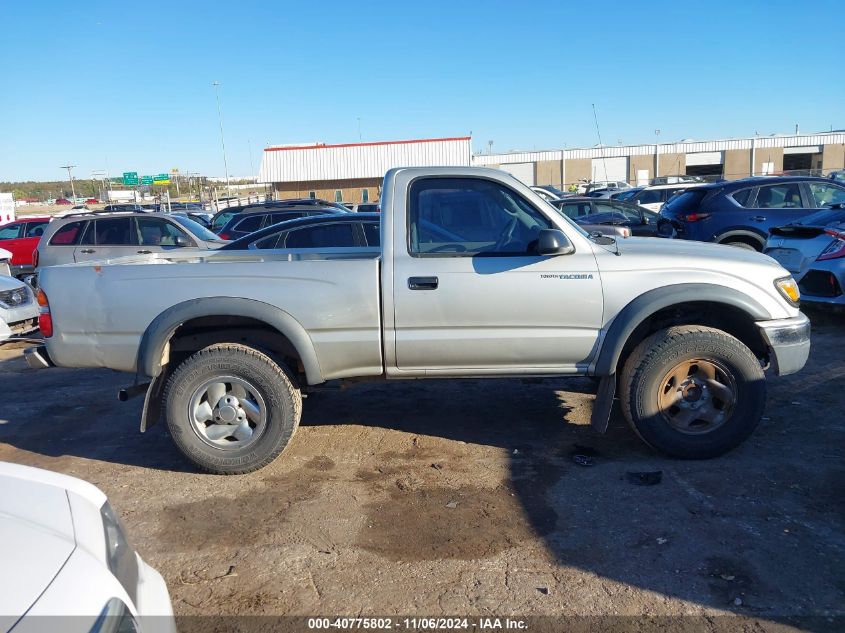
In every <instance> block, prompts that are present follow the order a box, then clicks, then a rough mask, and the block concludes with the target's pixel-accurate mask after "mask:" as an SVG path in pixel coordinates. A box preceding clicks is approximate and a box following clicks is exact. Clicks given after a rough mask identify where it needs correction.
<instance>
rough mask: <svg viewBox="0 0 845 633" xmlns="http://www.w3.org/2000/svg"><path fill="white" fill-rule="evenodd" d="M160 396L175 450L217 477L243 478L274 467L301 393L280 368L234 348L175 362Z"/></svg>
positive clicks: (261, 355)
mask: <svg viewBox="0 0 845 633" xmlns="http://www.w3.org/2000/svg"><path fill="white" fill-rule="evenodd" d="M164 397H165V407H166V412H167V425H168V428H169V429H170V434H171V435H172V436H173V440H174V441H175V442H176V445H177V447H178V448H179V450H181V451H182V453H183V454H184V455H185V456H186V457H187V458H188V459H189V460H191V461H192V462H193V463H194V464H196V465H197V466H198V467H199V468H201V469H203V470H205V471H208V472H211V473H216V474H220V475H236V474H242V473H248V472H251V471H253V470H257V469H259V468H262V467H263V466H266V465H267V464H269V463H270V462H271V461H273V460H274V459H275V458H276V457H278V455H279V454H280V453H281V452H282V451H283V450H284V448H285V447H286V446H287V444H288V442H289V441H290V439H291V437H292V436H293V434H294V432H295V431H296V428H297V426H298V425H299V418H300V415H301V413H302V397H301V394H300V392H299V389H297V388H296V387H295V386H294V384H293V381H292V380H291V378H290V377H289V375H288V373H287V372H286V371H285V369H284V367H283V366H281V365H279V364H278V363H277V362H275V361H274V360H273V359H272V358H270V357H269V356H268V355H267V354H265V353H263V352H261V351H259V350H256V349H254V348H252V347H249V346H246V345H240V344H235V343H220V344H217V345H211V346H209V347H206V348H205V349H202V350H200V351H198V352H196V353H195V354H193V355H192V356H191V357H190V358H188V359H187V360H185V361H184V362H182V363H181V364H180V365H179V366H178V367H177V368H176V370H175V371H174V372H173V375H172V376H171V377H170V380H169V381H168V383H167V391H166V392H165V396H164Z"/></svg>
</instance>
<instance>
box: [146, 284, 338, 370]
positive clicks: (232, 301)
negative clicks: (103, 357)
mask: <svg viewBox="0 0 845 633" xmlns="http://www.w3.org/2000/svg"><path fill="white" fill-rule="evenodd" d="M214 318H221V319H241V320H243V321H244V322H250V323H254V324H257V325H259V326H264V327H265V328H267V329H269V330H270V331H271V332H275V333H276V334H277V335H278V336H279V337H282V340H283V341H285V342H287V343H288V344H289V346H290V348H291V349H292V350H293V351H294V352H295V355H296V357H297V360H298V361H299V362H300V363H301V364H302V371H303V373H304V374H305V377H306V379H307V381H308V383H309V384H317V383H321V382H324V381H323V377H322V371H321V369H320V364H319V361H318V359H317V353H316V351H315V350H314V345H313V343H312V342H311V338H310V337H309V336H308V332H307V331H306V330H305V328H304V327H303V326H302V324H300V323H299V321H297V320H296V319H295V318H293V317H292V316H291V315H290V314H288V313H287V312H285V311H284V310H280V309H279V308H277V307H275V306H272V305H270V304H267V303H264V302H262V301H256V300H254V299H242V298H236V297H203V298H200V299H193V300H190V301H185V302H182V303H178V304H176V305H174V306H171V307H170V308H168V309H167V310H165V311H164V312H162V313H161V314H159V315H158V316H157V317H156V318H155V319H153V321H152V322H151V323H150V324H149V326H147V329H146V330H145V331H144V334H143V336H142V337H141V343H140V345H139V347H138V357H137V359H136V368H137V369H136V371H137V374H136V382H138V383H141V382H145V380H146V379H155V378H157V377H158V376H159V375H161V374H162V371H163V365H165V364H166V363H167V361H168V357H169V352H170V349H169V346H170V342H171V340H173V338H174V335H176V334H177V331H179V330H180V328H182V327H184V326H185V325H186V324H190V323H191V322H192V321H197V320H201V319H205V320H208V319H214ZM236 327H237V326H230V327H228V328H227V329H234V328H236Z"/></svg>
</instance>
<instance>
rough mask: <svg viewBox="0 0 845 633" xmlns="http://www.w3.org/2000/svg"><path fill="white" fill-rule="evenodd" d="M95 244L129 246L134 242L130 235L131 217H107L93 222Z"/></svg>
mask: <svg viewBox="0 0 845 633" xmlns="http://www.w3.org/2000/svg"><path fill="white" fill-rule="evenodd" d="M94 230H95V232H96V235H97V238H96V239H97V246H129V245H132V244H136V243H137V242H136V241H135V240H134V239H133V235H132V218H108V219H104V220H97V221H96V222H95V223H94Z"/></svg>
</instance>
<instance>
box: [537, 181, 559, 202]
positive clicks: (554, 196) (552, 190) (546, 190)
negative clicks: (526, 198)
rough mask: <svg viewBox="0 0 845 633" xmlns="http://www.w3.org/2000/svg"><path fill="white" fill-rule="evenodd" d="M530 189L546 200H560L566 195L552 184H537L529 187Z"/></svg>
mask: <svg viewBox="0 0 845 633" xmlns="http://www.w3.org/2000/svg"><path fill="white" fill-rule="evenodd" d="M531 191H533V192H534V193H536V194H537V195H538V196H540V197H541V198H542V199H543V200H546V201H548V202H552V201H553V200H560V199H561V198H563V197H565V196H566V194H565V193H563V192H562V191H561V190H560V189H558V188H557V187H553V186H552V185H538V186H536V187H531Z"/></svg>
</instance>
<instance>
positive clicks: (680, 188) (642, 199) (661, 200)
mask: <svg viewBox="0 0 845 633" xmlns="http://www.w3.org/2000/svg"><path fill="white" fill-rule="evenodd" d="M702 184H703V183H688V184H675V185H652V186H649V187H643V188H642V189H640V190H639V191H638V192H637V193H635V194H634V195H633V196H631V197H630V198H626V199H625V201H626V202H633V203H635V204H638V205H640V206H641V207H645V208H646V209H650V210H651V211H654V212H657V211H660V209H662V208H663V205H664V204H666V202H667V201H668V200H669V199H670V198H672V197H673V196H676V195H678V194H679V193H682V192H684V191H686V190H687V189H690V188H692V187H700V186H702Z"/></svg>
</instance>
